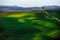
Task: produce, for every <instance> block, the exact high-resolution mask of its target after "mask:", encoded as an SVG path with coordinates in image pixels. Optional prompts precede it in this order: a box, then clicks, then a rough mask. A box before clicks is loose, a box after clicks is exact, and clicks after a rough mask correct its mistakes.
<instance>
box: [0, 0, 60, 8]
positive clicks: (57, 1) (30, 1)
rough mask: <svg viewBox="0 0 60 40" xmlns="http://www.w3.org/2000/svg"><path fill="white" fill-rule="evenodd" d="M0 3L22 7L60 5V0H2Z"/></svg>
mask: <svg viewBox="0 0 60 40" xmlns="http://www.w3.org/2000/svg"><path fill="white" fill-rule="evenodd" d="M0 5H6V6H20V7H40V6H50V5H57V6H60V0H0Z"/></svg>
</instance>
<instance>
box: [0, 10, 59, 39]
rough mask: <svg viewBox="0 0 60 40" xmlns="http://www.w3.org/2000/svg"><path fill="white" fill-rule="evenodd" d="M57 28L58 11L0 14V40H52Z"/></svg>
mask: <svg viewBox="0 0 60 40" xmlns="http://www.w3.org/2000/svg"><path fill="white" fill-rule="evenodd" d="M59 28H60V12H59V11H50V10H49V11H44V10H42V11H30V12H15V13H14V12H0V39H1V40H54V39H55V38H56V39H57V37H58V35H59V30H60V29H59Z"/></svg>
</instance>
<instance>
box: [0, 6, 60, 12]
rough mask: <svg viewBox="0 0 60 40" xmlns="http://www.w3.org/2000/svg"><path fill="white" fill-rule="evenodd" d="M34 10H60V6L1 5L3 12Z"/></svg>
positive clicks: (0, 9)
mask: <svg viewBox="0 0 60 40" xmlns="http://www.w3.org/2000/svg"><path fill="white" fill-rule="evenodd" d="M32 10H58V11H59V10H60V6H44V9H43V7H26V8H24V7H18V6H1V5H0V11H3V12H20V11H32Z"/></svg>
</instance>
